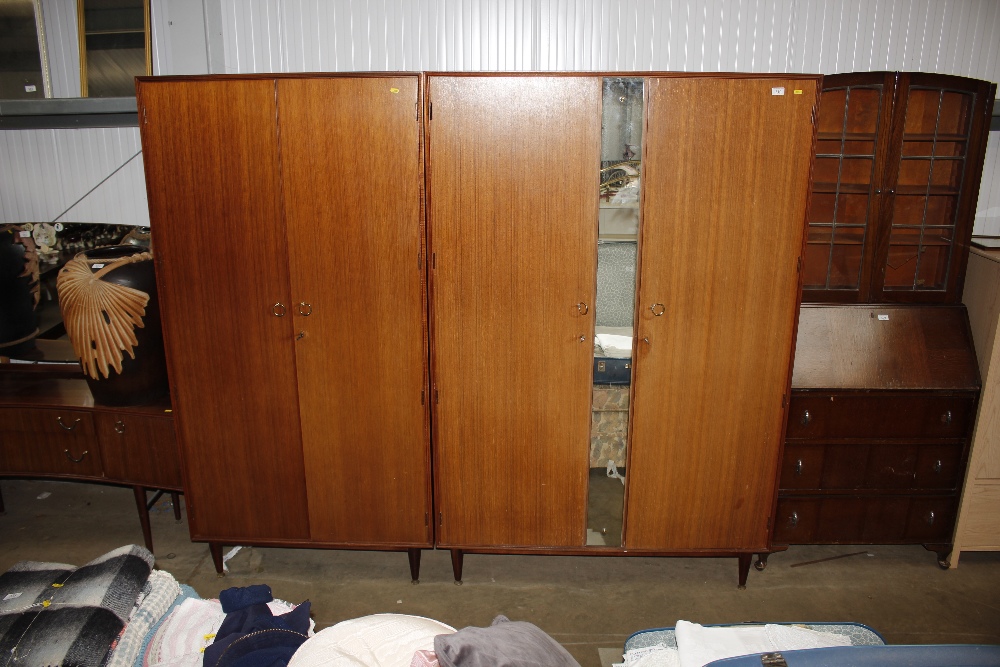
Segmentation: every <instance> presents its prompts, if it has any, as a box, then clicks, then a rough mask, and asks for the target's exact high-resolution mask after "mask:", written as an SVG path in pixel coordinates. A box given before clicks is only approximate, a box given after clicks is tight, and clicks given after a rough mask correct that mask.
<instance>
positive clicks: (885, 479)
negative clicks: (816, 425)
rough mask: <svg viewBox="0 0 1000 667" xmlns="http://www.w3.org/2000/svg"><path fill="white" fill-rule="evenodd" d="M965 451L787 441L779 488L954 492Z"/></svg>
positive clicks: (924, 446) (943, 446)
mask: <svg viewBox="0 0 1000 667" xmlns="http://www.w3.org/2000/svg"><path fill="white" fill-rule="evenodd" d="M964 452H965V448H964V446H963V445H951V444H910V443H900V444H875V445H868V444H813V443H789V444H787V445H786V446H785V454H784V457H783V459H782V464H781V482H780V484H779V488H781V489H783V490H797V491H803V490H849V489H886V490H896V489H914V490H916V489H928V490H929V489H941V490H946V489H954V488H956V486H957V485H958V481H959V476H960V474H961V471H962V461H963V454H964Z"/></svg>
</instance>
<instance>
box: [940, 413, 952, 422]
mask: <svg viewBox="0 0 1000 667" xmlns="http://www.w3.org/2000/svg"><path fill="white" fill-rule="evenodd" d="M941 423H942V424H950V423H951V410H946V411H945V413H944V414H943V415H941Z"/></svg>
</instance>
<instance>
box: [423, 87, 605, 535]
mask: <svg viewBox="0 0 1000 667" xmlns="http://www.w3.org/2000/svg"><path fill="white" fill-rule="evenodd" d="M427 85H428V96H429V103H430V105H431V107H430V109H431V111H432V115H431V116H430V117H429V120H428V123H427V127H428V142H429V143H428V150H429V165H430V167H429V169H430V171H429V174H428V183H429V189H428V196H429V204H428V206H429V225H430V238H431V243H432V246H431V250H432V252H433V264H432V273H431V289H432V309H433V310H432V327H433V333H434V346H433V364H434V365H433V371H434V377H435V386H434V388H433V392H434V395H435V405H434V411H435V412H434V417H435V424H436V426H435V441H434V444H435V473H434V482H435V489H436V501H437V504H436V506H437V509H438V511H439V512H440V514H439V516H438V521H439V527H438V529H437V530H438V544H439V545H468V546H473V545H492V546H496V545H505V546H583V544H584V541H585V539H584V535H585V530H584V529H585V522H586V506H587V503H586V500H587V477H588V457H589V443H590V432H589V430H590V403H591V400H592V397H591V391H592V389H591V388H592V378H591V373H592V364H593V351H592V350H593V340H592V336H593V327H594V321H593V307H594V301H595V296H596V261H597V205H598V168H599V165H600V122H599V119H600V111H601V82H600V79H599V78H598V77H596V76H552V77H549V76H531V77H516V76H512V77H507V76H491V77H463V76H435V75H428V79H427ZM579 303H584V304H587V307H588V308H587V309H585V308H583V307H581V308H579V309H578V307H577V304H579ZM588 309H589V311H588V312H584V311H587V310H588Z"/></svg>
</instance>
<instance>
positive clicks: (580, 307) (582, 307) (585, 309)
mask: <svg viewBox="0 0 1000 667" xmlns="http://www.w3.org/2000/svg"><path fill="white" fill-rule="evenodd" d="M576 311H577V312H578V313H580V314H581V315H586V314H587V313H589V312H590V306H588V305H587V304H585V303H584V302H583V301H581V302H580V303H578V304H576Z"/></svg>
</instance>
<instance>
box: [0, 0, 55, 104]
mask: <svg viewBox="0 0 1000 667" xmlns="http://www.w3.org/2000/svg"><path fill="white" fill-rule="evenodd" d="M37 3H38V0H0V99H4V100H23V99H36V98H40V97H46V95H45V76H44V75H43V73H42V72H43V65H44V62H43V58H42V52H41V50H40V49H39V43H40V41H41V40H40V37H39V32H38V25H39V24H40V21H39V22H36V16H40V15H39V14H37V10H38V7H37Z"/></svg>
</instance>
